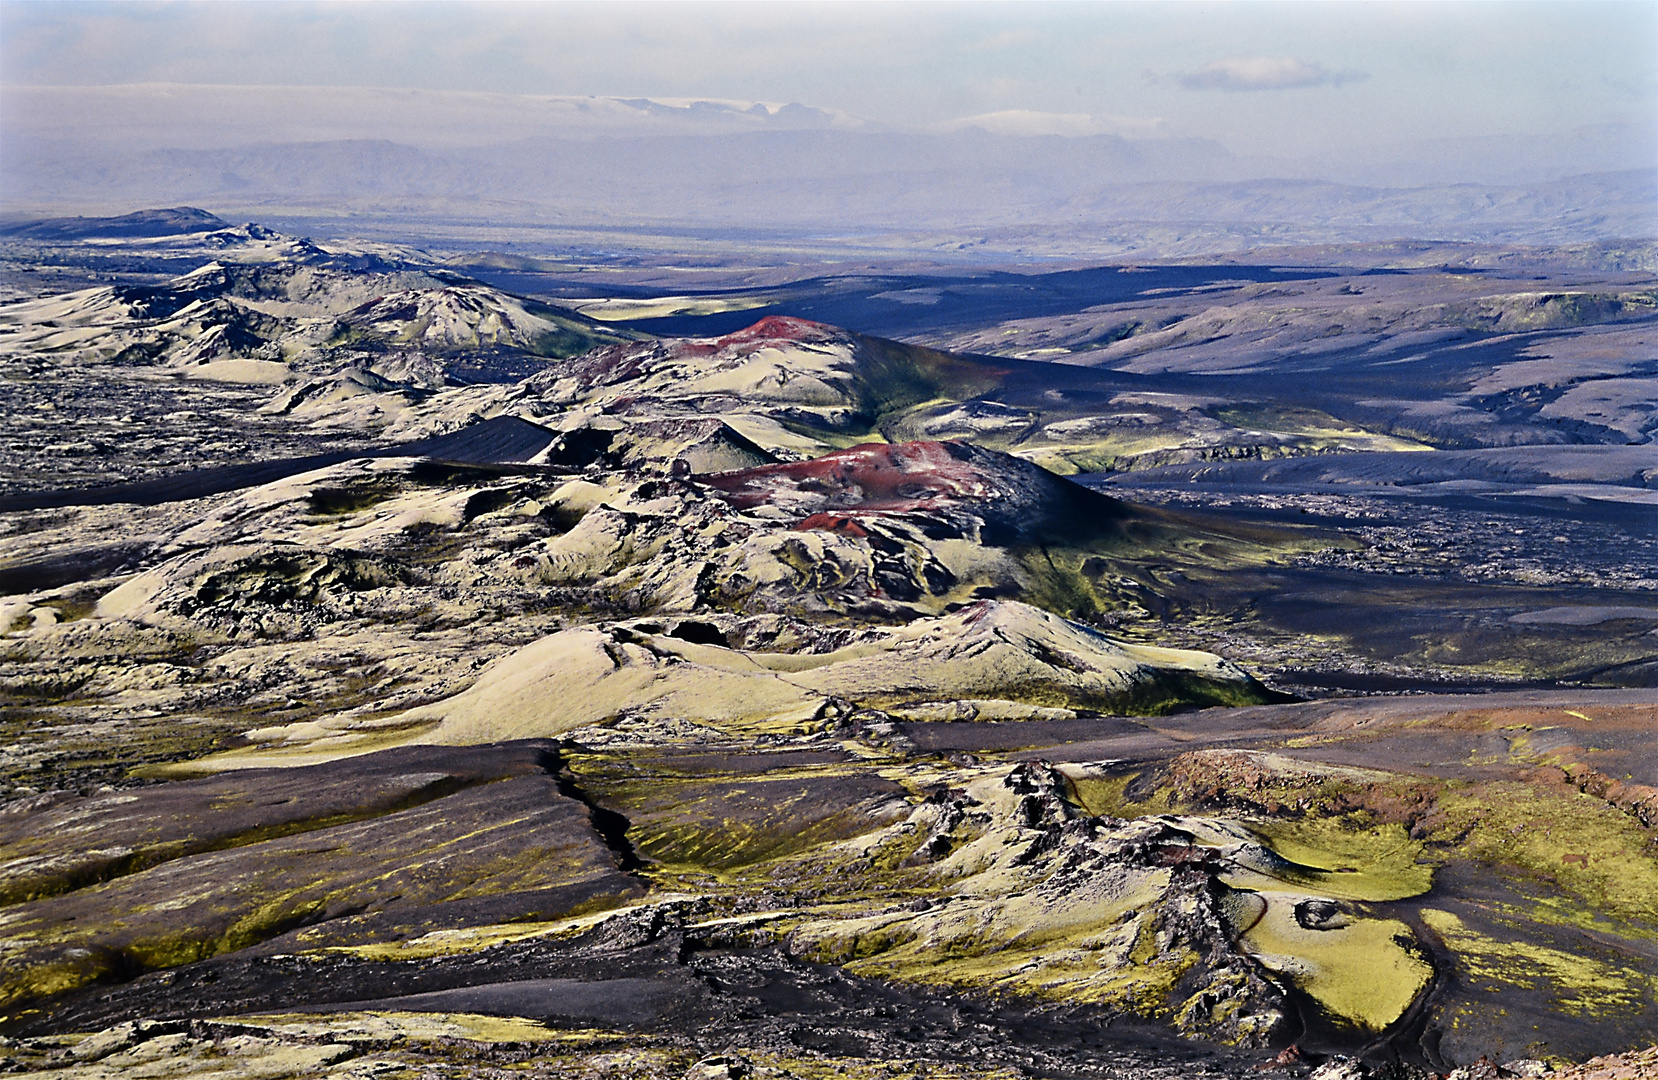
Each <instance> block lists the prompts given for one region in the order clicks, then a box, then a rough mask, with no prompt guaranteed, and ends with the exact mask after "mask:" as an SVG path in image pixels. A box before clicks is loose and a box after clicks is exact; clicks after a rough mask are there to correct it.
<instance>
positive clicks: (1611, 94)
mask: <svg viewBox="0 0 1658 1080" xmlns="http://www.w3.org/2000/svg"><path fill="white" fill-rule="evenodd" d="M0 23H3V29H4V33H3V35H0V146H3V147H4V151H3V153H0V179H3V189H4V190H3V194H0V210H3V211H4V212H5V213H7V214H9V215H12V216H17V215H20V214H30V213H53V212H65V213H69V212H73V213H83V212H116V211H119V210H122V209H135V208H136V207H137V205H139V204H143V205H172V204H177V203H186V202H189V203H196V204H199V205H204V206H205V207H206V208H208V209H212V210H215V211H219V212H226V213H233V214H241V215H254V214H277V215H280V214H299V215H301V216H305V215H313V216H314V215H326V214H328V213H331V212H339V213H350V214H353V215H367V216H368V217H374V218H383V217H388V216H390V217H398V216H403V217H410V216H413V217H423V216H426V217H429V216H432V215H440V216H441V215H444V214H456V215H459V216H461V217H480V216H481V217H490V218H498V217H501V215H506V216H508V217H510V216H512V215H514V214H520V215H521V216H523V217H524V218H525V219H526V220H530V219H548V220H556V221H559V222H561V223H564V224H572V225H577V224H587V225H606V226H608V225H613V224H616V223H618V222H624V223H626V222H635V221H643V222H649V223H651V224H653V225H657V226H660V225H663V224H666V223H680V224H695V225H698V226H702V225H710V226H742V225H744V224H755V225H764V226H766V227H772V226H776V227H789V228H809V229H818V228H824V227H834V228H838V229H847V230H855V229H857V228H860V227H865V226H877V225H881V226H885V225H889V224H890V223H889V222H885V221H884V218H883V215H884V214H885V213H886V212H887V211H888V210H889V209H890V208H894V207H897V208H901V213H902V214H903V216H904V217H905V218H906V220H912V221H914V222H915V223H916V224H917V225H918V226H919V227H924V228H945V229H949V230H954V231H961V230H969V231H971V230H973V229H975V228H993V227H1000V226H1001V225H1002V224H1004V223H1005V219H1007V218H1008V217H1009V216H1010V215H1011V216H1012V217H1014V218H1023V219H1029V220H1032V221H1039V222H1041V223H1042V224H1043V226H1044V227H1045V228H1046V227H1048V226H1054V227H1058V225H1060V224H1062V223H1063V222H1064V221H1066V220H1069V219H1070V218H1072V217H1074V218H1075V219H1076V220H1078V221H1079V222H1081V223H1083V224H1085V225H1087V226H1088V227H1094V226H1101V225H1103V224H1107V223H1118V224H1120V223H1121V222H1124V221H1127V220H1129V219H1130V218H1132V219H1133V220H1137V221H1141V220H1151V221H1180V222H1207V221H1211V220H1213V221H1220V222H1228V223H1236V222H1239V221H1244V220H1245V219H1248V225H1249V227H1250V228H1255V229H1258V230H1261V231H1263V232H1264V233H1266V234H1271V233H1273V232H1275V231H1281V230H1283V229H1285V228H1291V229H1292V231H1295V229H1299V233H1298V235H1299V236H1300V238H1301V239H1307V238H1309V237H1310V238H1314V239H1316V238H1318V237H1326V238H1329V239H1339V238H1342V237H1346V238H1352V237H1354V236H1359V235H1370V232H1376V230H1380V232H1378V233H1377V235H1434V236H1442V237H1443V236H1469V237H1481V236H1489V237H1493V238H1501V239H1514V238H1516V237H1522V238H1523V237H1527V236H1531V235H1533V234H1535V237H1536V238H1537V239H1540V240H1543V239H1546V240H1549V241H1551V242H1554V241H1559V240H1561V239H1563V238H1564V239H1571V238H1574V237H1575V238H1597V237H1605V236H1624V235H1651V234H1653V233H1654V232H1655V231H1658V220H1655V219H1654V214H1652V213H1647V212H1645V209H1644V204H1648V203H1651V202H1652V201H1654V200H1652V199H1650V198H1649V194H1650V191H1651V189H1653V188H1654V181H1653V180H1651V179H1649V178H1647V177H1646V176H1645V173H1646V171H1651V170H1658V5H1655V4H1651V3H1601V4H1565V3H1528V4H1366V5H1358V4H1305V5H1282V4H1267V3H1261V4H1236V5H1215V4H1203V3H1157V4H1098V5H1082V4H1062V5H1050V4H1029V5H1025V4H1020V5H1012V4H984V5H956V4H894V5H885V4H882V5H870V4H788V5H759V4H691V3H685V4H679V3H675V4H555V5H533V6H532V5H522V4H470V3H446V4H401V3H386V4H378V3H377V4H344V5H336V4H320V3H319V4H309V3H307V4H295V3H273V4H222V5H187V6H175V5H162V4H104V3H84V4H83V3H75V4H66V3H19V2H16V0H8V2H5V3H0ZM570 162H576V163H579V165H580V169H581V170H582V171H580V172H579V173H577V174H574V175H572V174H571V173H570V171H569V170H570V169H571V168H574V167H575V166H574V165H568V166H567V163H570ZM687 170H689V171H690V173H692V174H694V175H691V176H689V177H687V176H686V175H685V172H686V171H687ZM710 172H713V173H719V174H722V176H721V177H719V178H718V182H715V180H713V179H710V178H708V177H707V176H704V175H703V174H706V173H710ZM728 173H729V174H737V175H745V174H746V175H750V176H752V178H753V180H752V183H751V184H750V187H751V188H754V187H763V188H764V190H755V191H750V190H746V189H744V187H743V186H742V184H740V183H738V182H736V181H735V180H733V179H731V177H730V176H727V175H723V174H728ZM1589 174H1629V175H1628V176H1626V177H1625V178H1624V179H1622V180H1618V181H1616V183H1615V184H1614V185H1613V186H1614V187H1616V188H1617V189H1618V193H1616V194H1615V195H1614V197H1613V198H1612V199H1611V201H1610V203H1607V204H1606V205H1605V206H1604V207H1585V206H1583V205H1580V204H1581V203H1582V202H1583V199H1582V198H1580V197H1579V195H1578V194H1575V193H1566V194H1563V195H1562V194H1559V193H1550V192H1546V191H1543V190H1542V189H1543V188H1544V187H1546V186H1548V185H1554V184H1558V183H1560V182H1562V181H1564V180H1567V179H1568V178H1573V177H1583V176H1586V175H1589ZM1654 175H1658V173H1655V174H1654ZM1267 179H1287V180H1294V181H1298V182H1299V181H1320V182H1328V183H1333V184H1338V185H1347V186H1349V187H1353V188H1355V189H1359V190H1358V193H1356V194H1355V193H1345V194H1342V193H1336V194H1332V193H1329V192H1324V193H1323V194H1321V195H1319V196H1318V197H1317V198H1315V199H1313V201H1311V202H1308V203H1306V204H1305V205H1301V204H1297V203H1296V202H1295V200H1294V199H1293V198H1290V197H1289V195H1291V194H1293V193H1294V190H1295V189H1293V188H1290V187H1284V188H1282V189H1281V190H1280V191H1276V192H1273V193H1271V195H1272V198H1270V199H1269V200H1267V202H1268V203H1269V204H1270V205H1267V206H1266V207H1265V209H1264V210H1263V213H1264V215H1265V216H1260V217H1258V218H1249V213H1250V212H1251V211H1250V209H1249V208H1250V206H1252V205H1254V204H1255V203H1257V202H1259V201H1260V193H1259V192H1257V191H1254V190H1253V189H1251V190H1240V189H1237V188H1236V187H1227V186H1226V185H1238V184H1248V183H1252V182H1258V181H1262V180H1267ZM1147 183H1153V184H1169V183H1175V184H1186V185H1209V186H1210V187H1206V188H1203V189H1202V190H1198V189H1196V188H1186V189H1181V191H1180V192H1179V193H1178V196H1176V195H1173V194H1171V195H1169V196H1168V197H1167V198H1165V199H1164V201H1163V202H1162V203H1159V204H1157V205H1151V204H1150V203H1148V202H1147V199H1146V198H1145V197H1143V195H1142V194H1136V193H1132V192H1131V193H1129V194H1126V195H1125V194H1124V193H1123V189H1124V185H1136V184H1147ZM1596 183H1597V185H1598V186H1595V187H1594V190H1595V191H1596V192H1597V193H1598V194H1596V195H1595V199H1597V200H1603V201H1604V192H1603V191H1602V188H1604V187H1605V185H1604V184H1601V183H1600V182H1599V181H1597V182H1596ZM837 185H839V186H837ZM1215 185H1220V187H1214V186H1215ZM1459 185H1482V186H1484V187H1485V188H1488V189H1490V191H1489V192H1487V193H1486V194H1484V195H1481V196H1479V197H1471V196H1470V195H1469V193H1466V192H1460V191H1459V190H1457V188H1458V186H1459ZM621 189H625V191H626V194H625V195H618V194H617V191H618V190H621ZM1375 190H1388V191H1404V190H1418V191H1421V192H1423V194H1420V195H1418V196H1413V197H1410V198H1408V199H1404V197H1402V196H1398V197H1395V196H1389V198H1391V199H1392V200H1393V202H1394V203H1396V204H1398V205H1394V206H1390V208H1388V209H1386V210H1385V211H1372V210H1370V209H1366V207H1368V206H1370V204H1371V203H1373V202H1375V201H1376V198H1377V197H1375V196H1372V195H1369V194H1366V192H1371V191H1375ZM999 191H1000V192H1005V194H1003V195H998V194H996V193H997V192H999ZM872 193H873V194H872ZM1401 199H1403V202H1401ZM1482 200H1483V201H1482ZM514 207H517V208H518V209H514ZM1355 207H1357V208H1358V209H1355ZM1493 207H1498V208H1499V209H1497V210H1494V209H1493ZM1516 207H1518V208H1520V209H1514V208H1516ZM744 208H752V219H750V218H745V216H744ZM1598 209H1604V211H1605V212H1604V213H1596V212H1586V211H1596V210H1598ZM1493 214H1497V215H1498V216H1497V217H1493ZM1561 214H1568V215H1570V214H1575V215H1577V216H1576V218H1574V219H1572V220H1573V221H1575V222H1576V224H1568V225H1561V224H1560V221H1562V220H1565V219H1563V218H1561V216H1560V215H1561ZM1068 215H1069V217H1068ZM1240 215H1241V216H1240ZM1516 215H1518V216H1516ZM1590 219H1593V220H1590ZM1534 225H1535V226H1536V228H1533V226H1534ZM1229 227H1230V226H1229ZM1320 229H1322V230H1324V231H1323V232H1320V231H1319V230H1320ZM1528 229H1531V230H1532V232H1527V230H1528ZM1355 230H1357V231H1355ZM1365 230H1370V232H1366V231H1365Z"/></svg>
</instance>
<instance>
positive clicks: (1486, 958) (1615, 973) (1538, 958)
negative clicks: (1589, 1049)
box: [1421, 907, 1658, 1019]
mask: <svg viewBox="0 0 1658 1080" xmlns="http://www.w3.org/2000/svg"><path fill="white" fill-rule="evenodd" d="M1421 918H1422V922H1423V923H1424V924H1425V925H1426V926H1428V927H1429V928H1430V929H1432V930H1433V931H1434V932H1435V933H1436V934H1438V935H1439V936H1440V938H1441V939H1443V940H1444V942H1445V944H1446V945H1447V946H1448V947H1450V949H1451V950H1452V952H1453V953H1454V955H1455V956H1456V958H1457V963H1458V965H1459V966H1460V967H1461V968H1462V969H1463V971H1464V972H1465V974H1466V976H1467V977H1468V978H1469V979H1471V980H1473V981H1474V983H1475V985H1476V986H1477V987H1479V988H1489V987H1491V986H1496V987H1517V988H1520V989H1526V990H1546V991H1547V992H1548V994H1549V996H1550V998H1551V1000H1552V1001H1553V1002H1554V1004H1555V1005H1556V1006H1557V1007H1558V1008H1559V1009H1561V1010H1562V1011H1565V1012H1568V1013H1573V1014H1577V1015H1581V1016H1584V1017H1586V1018H1588V1019H1606V1018H1609V1017H1613V1016H1618V1015H1625V1016H1627V1015H1631V1014H1639V1013H1641V1012H1642V1011H1645V1010H1651V1009H1655V1008H1658V976H1655V975H1654V974H1652V973H1651V972H1648V971H1641V970H1639V969H1636V968H1633V967H1631V966H1628V965H1627V964H1625V963H1613V962H1608V961H1607V960H1605V959H1597V958H1594V957H1591V956H1585V955H1582V954H1580V953H1577V952H1566V951H1564V950H1562V949H1557V948H1552V947H1549V946H1547V945H1542V944H1539V943H1537V942H1534V941H1500V940H1498V939H1497V938H1495V937H1492V936H1490V935H1488V934H1484V933H1481V932H1479V931H1477V930H1475V929H1473V928H1471V927H1469V926H1468V925H1467V924H1466V923H1465V922H1464V921H1463V920H1462V919H1461V918H1459V917H1458V916H1457V915H1456V914H1454V913H1453V912H1450V911H1445V910H1442V909H1440V908H1431V907H1430V908H1423V909H1422V911H1421ZM1482 984H1483V985H1482Z"/></svg>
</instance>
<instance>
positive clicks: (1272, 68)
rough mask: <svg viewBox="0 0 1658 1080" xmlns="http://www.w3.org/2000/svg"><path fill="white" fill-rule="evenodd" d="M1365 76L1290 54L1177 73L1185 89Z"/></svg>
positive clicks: (1328, 82) (1327, 82)
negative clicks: (1300, 58)
mask: <svg viewBox="0 0 1658 1080" xmlns="http://www.w3.org/2000/svg"><path fill="white" fill-rule="evenodd" d="M1367 78H1369V75H1367V74H1365V73H1364V72H1361V71H1331V70H1330V69H1329V68H1327V67H1325V66H1324V65H1323V64H1320V63H1316V62H1314V61H1310V60H1297V59H1296V58H1294V57H1292V56H1237V57H1232V58H1231V59H1227V60H1216V61H1215V62H1214V63H1212V64H1206V65H1204V66H1203V67H1201V68H1199V69H1198V70H1196V71H1194V72H1191V73H1189V74H1186V75H1182V76H1180V85H1182V86H1184V87H1186V89H1188V90H1292V89H1296V88H1299V87H1305V86H1340V85H1341V84H1342V83H1346V82H1358V81H1360V80H1361V79H1367Z"/></svg>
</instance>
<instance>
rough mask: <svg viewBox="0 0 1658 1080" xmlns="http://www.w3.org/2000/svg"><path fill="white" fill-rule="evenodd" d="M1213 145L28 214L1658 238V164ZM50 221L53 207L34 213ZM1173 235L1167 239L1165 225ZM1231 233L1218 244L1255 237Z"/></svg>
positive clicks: (158, 154) (618, 175) (497, 161)
mask: <svg viewBox="0 0 1658 1080" xmlns="http://www.w3.org/2000/svg"><path fill="white" fill-rule="evenodd" d="M1260 168H1261V163H1258V162H1257V163H1251V162H1248V161H1243V160H1240V159H1238V158H1235V157H1234V156H1232V155H1231V154H1230V153H1228V152H1227V151H1226V150H1225V149H1224V148H1223V147H1221V146H1219V145H1218V144H1216V143H1213V142H1208V141H1205V140H1198V139H1129V138H1124V137H1121V136H1117V135H1092V136H1085V137H1077V138H1063V137H1058V136H1036V137H1031V136H1010V135H994V134H990V133H987V132H985V131H982V130H979V129H977V128H969V129H965V130H961V131H956V132H951V133H931V134H899V133H879V132H868V131H845V130H836V129H832V128H819V129H802V130H765V131H754V132H746V133H734V134H713V135H671V136H648V137H627V138H598V139H551V138H534V139H523V140H517V141H514V142H509V143H503V144H499V145H495V146H491V147H483V148H464V149H441V148H440V149H422V148H419V147H415V146H409V145H404V144H400V143H394V142H387V141H364V140H352V141H336V142H306V143H285V144H270V145H258V146H244V147H237V148H232V149H194V150H192V149H158V150H149V151H143V152H139V153H134V154H125V153H123V154H119V155H116V154H114V153H112V152H109V151H106V150H102V149H100V148H99V147H98V146H96V145H93V146H85V145H78V146H69V145H65V144H63V143H60V142H57V141H38V140H22V141H20V142H19V141H14V142H13V143H12V145H9V146H8V148H7V154H6V156H5V160H4V162H3V163H0V182H3V186H4V190H5V192H6V203H7V204H9V206H8V209H10V210H11V211H12V214H13V216H14V217H15V216H19V212H20V211H23V210H24V208H43V209H44V208H55V209H59V210H60V211H61V210H74V211H79V212H86V211H87V210H97V209H102V208H109V209H115V208H118V207H119V208H125V207H130V206H133V205H146V204H148V205H171V204H177V203H182V202H187V203H191V204H196V205H203V206H210V207H214V208H215V209H217V210H219V212H221V213H225V214H229V215H232V216H234V215H240V214H246V215H247V216H252V215H253V214H255V213H257V214H258V216H261V217H264V218H267V219H269V218H273V217H274V218H281V217H284V216H286V215H293V214H297V215H301V216H303V215H306V214H314V213H317V212H325V213H341V214H350V215H353V216H366V217H369V218H394V219H405V220H418V219H426V220H430V219H433V218H444V219H448V220H452V221H455V220H460V221H466V220H470V221H479V222H483V221H489V222H515V223H522V222H556V223H562V224H568V225H578V224H579V225H583V226H598V227H623V228H627V229H636V228H673V227H691V228H716V229H720V230H722V231H724V232H727V233H729V232H731V231H732V230H750V231H753V232H754V233H756V234H773V235H775V234H778V233H788V232H806V233H833V234H836V235H844V234H848V233H856V232H859V231H861V230H872V231H873V232H875V233H881V232H883V231H887V232H890V231H894V230H908V231H915V230H939V231H952V230H955V231H961V230H969V231H971V230H978V231H981V232H985V233H997V232H999V233H1001V234H1004V237H1008V236H1011V237H1013V238H1014V239H1013V240H1007V239H1005V238H1004V240H1003V241H1002V244H1003V246H1004V247H1005V246H1006V245H1007V244H1008V243H1016V241H1017V238H1018V237H1019V236H1023V235H1043V236H1048V237H1058V236H1065V235H1071V236H1075V237H1078V238H1083V237H1087V236H1090V235H1097V234H1099V233H1101V232H1110V231H1111V230H1114V229H1122V228H1123V227H1124V226H1129V225H1131V226H1134V227H1136V228H1140V229H1144V228H1145V227H1147V226H1156V227H1159V228H1161V227H1163V226H1175V227H1176V232H1177V233H1178V236H1175V237H1163V238H1162V239H1161V240H1160V241H1159V242H1161V243H1162V245H1163V249H1165V250H1166V252H1167V253H1178V254H1189V253H1191V252H1192V250H1193V244H1194V240H1195V243H1196V244H1197V246H1198V247H1200V248H1201V247H1202V246H1203V237H1205V236H1216V237H1218V236H1222V235H1224V236H1227V237H1234V236H1236V235H1237V234H1239V233H1244V234H1247V235H1248V236H1250V237H1253V238H1255V242H1263V241H1264V242H1273V241H1276V242H1280V243H1285V242H1288V243H1320V242H1344V241H1359V240H1378V239H1392V238H1398V237H1420V238H1434V239H1449V240H1464V241H1484V242H1502V243H1565V242H1576V241H1584V240H1597V239H1608V238H1626V237H1641V236H1652V235H1658V170H1653V169H1628V170H1622V171H1616V172H1608V173H1599V174H1590V175H1582V176H1572V177H1567V178H1564V179H1555V180H1548V181H1543V182H1528V183H1512V184H1500V185H1496V184H1491V185H1475V184H1447V183H1434V184H1425V185H1416V186H1385V185H1383V184H1379V183H1378V184H1370V185H1361V184H1352V183H1337V182H1334V181H1330V180H1322V179H1306V178H1301V179H1282V178H1276V177H1271V176H1261V175H1259V169H1260ZM30 216H38V215H30ZM1164 231H1165V232H1166V231H1167V230H1164ZM1236 246H1238V245H1237V243H1236V242H1233V241H1232V240H1230V239H1229V240H1228V241H1227V242H1226V243H1224V244H1217V246H1216V247H1215V248H1214V250H1219V249H1223V248H1229V247H1236Z"/></svg>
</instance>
